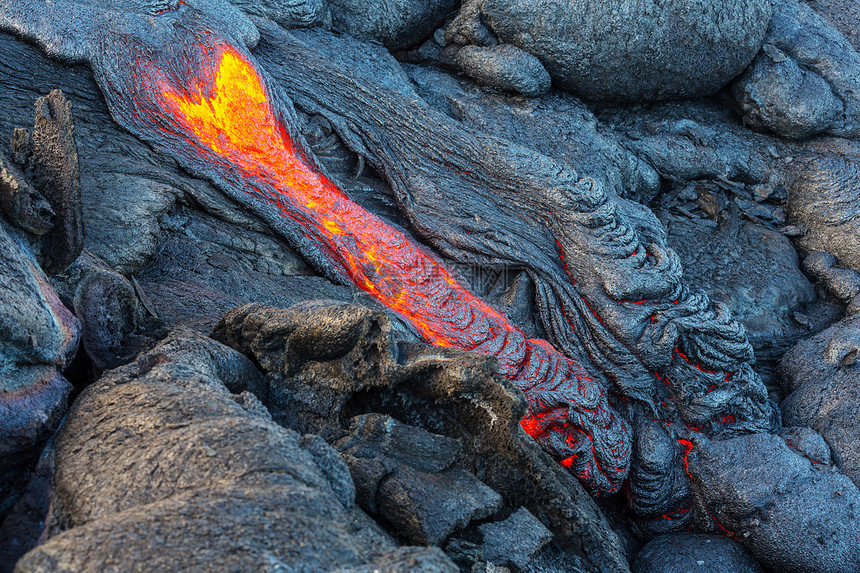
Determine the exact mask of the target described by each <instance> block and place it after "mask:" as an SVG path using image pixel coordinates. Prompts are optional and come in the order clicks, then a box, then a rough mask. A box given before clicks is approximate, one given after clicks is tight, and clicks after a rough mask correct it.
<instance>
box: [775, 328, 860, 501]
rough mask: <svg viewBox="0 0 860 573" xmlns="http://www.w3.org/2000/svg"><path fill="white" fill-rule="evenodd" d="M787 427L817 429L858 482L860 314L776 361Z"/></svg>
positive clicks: (847, 473) (814, 337)
mask: <svg viewBox="0 0 860 573" xmlns="http://www.w3.org/2000/svg"><path fill="white" fill-rule="evenodd" d="M780 373H781V374H782V379H783V381H784V384H785V386H786V388H785V389H786V392H787V393H788V397H787V398H786V399H785V400H784V401H783V402H782V404H781V406H782V411H783V416H784V419H785V423H786V424H789V425H798V426H808V427H810V428H813V429H815V430H817V431H818V432H819V433H820V434H821V435H822V436H823V437H824V439H825V440H827V444H828V445H829V446H830V448H832V450H833V456H834V458H835V461H836V465H838V466H839V468H840V469H841V470H842V471H843V472H845V475H847V476H848V477H850V478H851V479H852V480H854V483H857V484H860V440H858V434H857V431H856V428H857V425H858V423H860V412H858V407H857V404H858V400H860V316H853V317H851V318H846V319H845V320H843V321H841V322H838V323H836V324H834V325H833V326H831V327H830V328H828V329H827V330H825V331H824V332H822V333H820V334H818V335H816V336H813V337H812V338H809V339H808V340H804V341H802V342H800V343H799V344H798V345H797V346H795V347H794V348H792V349H791V350H790V351H789V352H788V353H787V354H786V355H785V357H784V358H783V360H782V362H781V363H780Z"/></svg>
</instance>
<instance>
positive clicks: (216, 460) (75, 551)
mask: <svg viewBox="0 0 860 573" xmlns="http://www.w3.org/2000/svg"><path fill="white" fill-rule="evenodd" d="M259 379H260V378H259V374H258V373H257V371H256V369H255V368H254V366H253V365H252V364H251V363H250V361H249V360H247V359H246V358H244V357H242V356H241V355H240V354H238V353H236V352H234V351H232V350H230V349H228V348H227V347H225V346H223V345H220V344H218V343H216V342H214V341H212V340H210V339H207V338H204V337H202V336H199V335H194V334H191V333H184V334H175V335H173V336H172V337H171V338H169V339H168V340H166V341H165V342H164V343H162V344H161V345H159V347H157V348H155V349H153V350H152V351H151V352H149V353H146V354H144V355H142V356H141V357H139V358H138V360H137V361H136V362H135V363H132V364H130V365H128V366H125V367H122V368H119V369H116V370H113V371H111V372H110V373H108V374H107V375H105V376H104V377H103V378H102V379H101V380H100V381H99V382H97V383H96V384H94V385H92V386H90V387H89V388H88V389H87V390H86V391H85V392H84V393H83V394H82V396H81V397H80V399H79V400H78V401H77V402H76V403H75V406H74V407H73V410H72V412H71V413H70V415H69V417H68V418H67V420H66V422H65V424H64V425H63V427H62V429H61V431H60V432H59V433H58V434H57V437H56V458H55V464H56V472H55V478H54V484H55V496H56V497H55V501H54V510H55V515H54V516H53V524H54V526H53V527H52V529H51V535H50V538H49V539H48V540H47V541H46V542H45V543H43V544H42V545H40V546H39V547H38V548H36V549H34V550H33V551H31V552H30V553H28V554H27V555H25V556H24V557H23V558H22V559H21V561H19V562H18V564H17V566H16V569H15V571H16V572H18V573H27V572H31V571H33V572H35V571H40V572H47V571H68V570H74V571H103V570H105V569H115V570H134V569H140V568H144V569H146V570H168V569H169V570H174V571H223V570H227V569H229V570H264V571H277V570H296V571H330V570H335V569H338V570H344V569H355V570H368V569H370V570H372V569H373V568H374V567H377V566H378V563H379V562H381V561H386V560H392V559H393V560H394V561H403V560H404V554H403V553H402V552H399V551H395V550H396V549H397V548H396V546H395V544H394V543H393V542H392V541H391V539H390V538H389V537H387V536H386V535H384V534H383V533H381V532H380V531H379V529H378V528H377V527H376V526H375V525H373V524H372V522H371V521H370V520H368V518H367V517H366V516H364V515H363V514H361V513H360V512H358V511H357V510H356V509H355V508H354V507H352V506H351V503H352V500H351V499H347V498H344V497H343V496H338V495H337V494H336V492H335V490H337V489H339V486H338V484H337V483H333V482H332V481H331V479H330V476H331V475H333V474H332V473H331V472H330V471H328V470H326V469H325V466H326V465H327V464H328V463H329V462H326V463H323V464H322V465H321V464H320V459H321V458H320V456H319V452H318V450H319V447H323V448H328V449H330V448H329V447H328V446H325V445H322V446H321V445H320V444H318V443H317V445H316V446H313V447H311V450H310V451H309V450H308V449H307V448H306V445H307V444H308V442H307V441H304V442H303V440H302V439H301V438H300V436H299V435H298V434H296V433H295V432H292V431H290V430H286V429H284V428H281V427H280V426H278V425H276V424H274V423H273V422H272V421H271V419H270V418H269V417H268V415H267V413H266V411H265V408H262V406H260V405H259V402H258V401H257V400H256V398H254V397H253V396H252V395H251V394H250V393H248V392H249V391H259V388H257V387H256V382H255V381H259ZM228 388H229V389H232V390H234V391H238V392H243V394H241V395H239V396H235V395H232V394H231V393H230V392H229V391H228ZM330 454H331V455H328V456H324V457H325V458H326V459H327V460H329V461H332V460H336V459H337V456H336V454H334V452H330ZM337 463H339V464H340V465H341V466H342V465H343V462H342V461H339V462H337ZM345 471H346V469H345V468H341V471H340V472H339V473H341V474H343V473H344V472H345ZM338 481H339V480H338ZM333 486H334V487H333ZM392 553H394V554H393V555H392ZM411 554H412V556H413V557H414V560H413V561H414V562H415V563H416V566H415V570H418V571H452V572H453V571H456V568H455V567H454V566H453V564H451V563H450V561H447V560H446V559H445V558H444V557H442V556H440V554H439V552H438V550H427V549H422V548H413V549H412V550H411ZM419 564H423V565H419Z"/></svg>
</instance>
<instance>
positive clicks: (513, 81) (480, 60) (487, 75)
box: [443, 44, 552, 97]
mask: <svg viewBox="0 0 860 573" xmlns="http://www.w3.org/2000/svg"><path fill="white" fill-rule="evenodd" d="M443 58H444V61H445V62H446V63H450V64H451V65H453V66H454V67H456V68H457V69H458V70H460V71H462V72H463V73H464V74H466V75H467V76H469V77H470V78H471V79H473V80H474V81H475V82H476V83H478V84H481V85H482V86H487V87H489V88H494V89H497V90H501V91H511V92H516V93H520V94H522V95H525V96H531V97H534V96H539V95H543V94H545V93H546V92H548V91H549V88H550V84H551V82H552V79H551V78H550V77H549V73H548V72H547V71H546V69H545V68H544V67H543V65H542V64H541V63H540V60H538V59H537V58H536V57H534V56H533V55H531V54H529V53H528V52H526V51H524V50H521V49H520V48H518V47H516V46H514V45H513V44H499V45H497V46H486V47H485V46H452V47H451V48H449V49H446V50H445V52H443Z"/></svg>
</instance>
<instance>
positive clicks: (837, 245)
mask: <svg viewBox="0 0 860 573" xmlns="http://www.w3.org/2000/svg"><path fill="white" fill-rule="evenodd" d="M786 185H787V187H788V190H789V198H788V205H787V212H788V216H789V220H790V221H792V222H793V223H795V224H798V225H802V226H803V229H804V232H803V234H802V236H800V237H798V244H799V246H800V247H802V248H803V249H805V250H806V251H808V252H815V251H822V252H825V253H830V254H831V255H833V256H835V257H836V259H837V262H838V265H839V266H841V267H844V268H849V269H853V270H855V271H858V272H860V147H858V146H857V145H856V144H855V143H854V142H851V141H848V140H831V141H823V142H821V143H819V144H813V145H809V146H808V151H807V152H806V153H805V154H804V155H802V156H801V157H800V158H799V159H798V160H797V161H796V162H795V165H794V166H793V168H792V170H791V172H790V174H789V177H788V180H787V184H786Z"/></svg>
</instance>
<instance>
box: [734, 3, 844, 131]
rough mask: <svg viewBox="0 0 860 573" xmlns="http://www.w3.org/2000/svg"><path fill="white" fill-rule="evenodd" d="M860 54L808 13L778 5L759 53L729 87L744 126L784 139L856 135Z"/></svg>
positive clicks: (804, 7)
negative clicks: (744, 123) (818, 135)
mask: <svg viewBox="0 0 860 573" xmlns="http://www.w3.org/2000/svg"><path fill="white" fill-rule="evenodd" d="M858 94H860V52H858V51H857V50H856V49H855V48H854V46H852V45H851V44H850V43H849V42H848V40H846V39H845V38H844V37H843V36H842V35H841V34H840V33H839V32H838V31H836V30H835V29H834V28H832V27H831V26H830V24H828V23H827V21H826V20H825V19H824V18H822V17H821V16H819V15H818V14H816V13H815V12H814V11H813V10H812V8H810V7H809V6H807V5H806V4H804V3H802V2H798V1H797V0H780V1H779V2H776V3H775V4H774V15H773V18H772V19H771V21H770V25H769V27H768V31H767V36H766V37H765V44H764V48H763V49H762V51H761V53H760V54H759V55H758V56H756V59H755V61H754V62H753V64H752V65H751V66H750V68H749V69H748V70H747V71H746V72H744V74H743V75H742V76H741V77H740V78H739V79H738V80H737V82H736V83H735V85H734V95H735V98H736V99H737V101H738V103H739V105H740V107H741V110H742V113H743V115H744V119H745V121H746V122H747V123H748V124H749V125H751V126H753V127H756V128H759V129H769V130H771V131H773V132H774V133H777V134H779V135H781V136H783V137H786V138H795V139H800V138H805V137H809V136H811V135H816V134H820V133H827V134H831V135H835V136H838V137H855V136H857V135H858V134H860V95H858Z"/></svg>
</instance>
